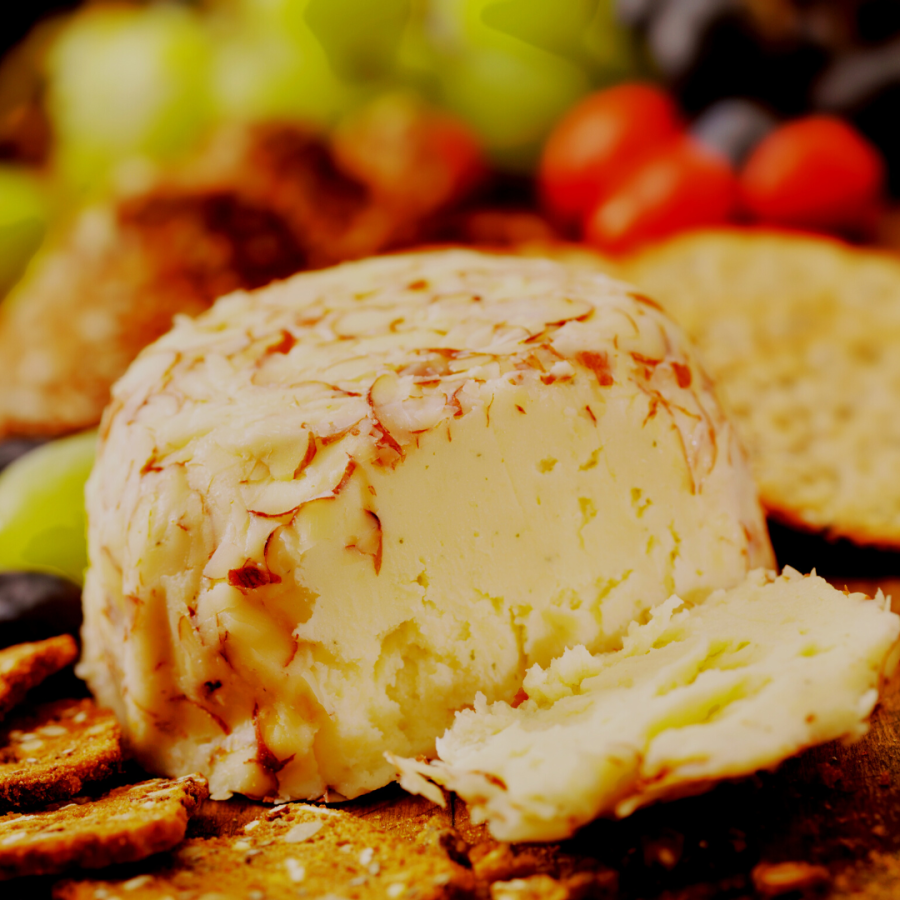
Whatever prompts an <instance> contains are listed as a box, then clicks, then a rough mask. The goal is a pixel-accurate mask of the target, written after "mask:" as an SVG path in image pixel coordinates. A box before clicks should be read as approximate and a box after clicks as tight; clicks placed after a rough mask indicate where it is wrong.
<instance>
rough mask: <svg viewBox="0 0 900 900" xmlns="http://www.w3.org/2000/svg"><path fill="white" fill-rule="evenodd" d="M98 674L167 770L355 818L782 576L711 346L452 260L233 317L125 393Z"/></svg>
mask: <svg viewBox="0 0 900 900" xmlns="http://www.w3.org/2000/svg"><path fill="white" fill-rule="evenodd" d="M87 504H88V516H89V557H90V568H89V571H88V573H87V578H86V583H85V592H84V605H85V625H84V634H83V637H84V647H85V653H84V658H83V660H82V662H81V664H80V669H79V671H80V673H81V674H82V675H83V677H85V678H86V679H87V680H88V682H89V684H90V686H91V688H92V690H93V691H94V693H95V694H96V696H97V697H98V698H99V699H100V701H101V702H102V703H104V704H106V705H109V706H111V707H112V708H113V709H115V711H116V712H117V714H118V716H119V719H120V721H121V722H122V725H123V729H124V731H125V733H126V735H127V738H128V741H129V745H130V746H131V747H132V748H133V750H134V752H135V754H136V755H137V757H138V759H139V760H140V761H141V762H142V763H143V764H144V765H145V766H146V767H148V768H149V769H150V770H151V771H157V772H161V773H164V774H168V775H180V774H186V773H188V772H193V771H200V772H202V773H203V774H205V775H206V776H207V777H208V778H209V782H210V790H211V795H212V796H213V797H214V798H224V797H227V796H228V795H229V794H230V793H231V792H241V793H244V794H246V795H249V796H254V797H265V798H276V797H277V798H283V799H287V798H317V797H319V796H322V795H323V794H324V793H325V792H326V791H329V792H331V791H335V792H337V793H339V794H341V795H343V796H346V797H352V796H356V795H359V794H361V793H363V792H365V791H369V790H372V789H374V788H377V787H379V786H381V785H383V784H385V783H386V782H388V781H389V780H391V779H392V778H393V777H394V770H393V767H392V766H390V765H389V764H388V763H387V762H386V760H385V759H384V757H383V752H384V751H386V750H387V751H391V752H393V753H396V754H399V755H403V756H416V755H418V754H422V753H431V752H433V751H434V740H435V738H436V737H437V736H438V735H440V734H441V733H442V732H443V731H444V729H445V728H447V727H448V726H449V725H450V724H451V722H452V717H453V712H454V711H455V710H458V709H461V708H463V707H465V706H466V705H468V704H471V703H472V702H473V700H474V698H475V695H476V693H477V692H478V691H481V692H483V693H484V694H485V696H486V697H487V698H488V699H489V700H491V701H494V700H511V699H512V698H513V697H514V696H515V694H516V692H517V691H518V690H519V688H520V687H521V684H522V678H523V677H524V674H525V671H526V669H527V668H528V667H529V666H531V665H533V664H534V663H539V664H542V665H546V664H548V663H549V662H550V660H551V659H553V658H554V657H556V656H558V655H559V654H560V653H562V652H563V651H564V650H565V648H566V647H570V646H574V645H578V644H582V645H584V646H586V647H588V648H589V649H590V650H591V651H592V652H593V651H598V650H603V649H610V648H614V647H616V646H618V644H619V642H620V640H621V637H622V635H623V634H624V632H625V630H626V629H627V627H628V625H629V623H630V622H631V621H632V620H634V619H635V618H636V617H640V616H642V615H645V614H646V613H647V611H648V610H649V609H650V608H652V607H654V606H655V605H657V604H659V603H662V602H663V601H664V600H665V599H666V598H667V597H668V596H670V595H671V594H672V593H673V592H677V593H679V595H680V596H682V597H684V598H685V599H687V600H699V599H702V598H703V597H704V596H706V595H707V594H709V593H710V591H712V590H714V589H716V588H719V587H727V586H730V585H733V584H735V583H737V582H738V581H740V580H741V578H743V576H744V575H745V573H746V572H747V571H748V570H749V569H750V568H753V567H757V566H770V565H771V564H772V561H773V560H772V553H771V547H770V545H769V542H768V537H767V534H766V531H765V526H764V522H763V518H762V514H761V511H760V508H759V505H758V502H757V499H756V494H755V489H754V487H753V484H752V481H751V479H750V477H749V474H748V470H747V467H746V463H745V460H744V456H743V454H742V451H741V449H740V447H739V445H738V443H737V441H736V439H735V435H734V433H733V431H732V429H731V427H730V425H729V424H728V422H727V421H726V420H725V418H724V416H723V414H722V412H721V410H720V408H719V406H718V404H717V402H716V399H715V396H714V394H713V392H712V390H711V388H710V385H709V381H708V379H707V378H706V376H705V375H704V373H703V372H702V370H701V369H700V368H699V367H698V366H697V364H696V362H695V360H694V358H693V356H692V354H691V351H690V349H689V347H688V345H687V344H686V341H685V339H684V338H683V336H682V334H681V333H680V331H679V330H678V329H677V327H675V326H674V325H673V324H672V323H671V321H670V320H669V319H668V318H667V317H666V316H665V315H664V314H663V313H662V312H661V311H660V310H659V309H658V308H657V307H656V305H655V304H653V303H652V301H648V300H647V299H646V298H643V297H640V296H635V295H632V294H630V293H629V291H628V289H627V288H626V287H625V286H623V285H620V284H618V283H616V282H613V281H611V280H609V279H608V278H606V277H605V276H603V275H599V274H596V273H591V272H588V271H577V270H575V269H572V268H568V267H565V266H561V265H558V264H555V263H552V262H549V261H546V260H536V259H535V260H525V259H516V258H508V257H502V256H492V255H486V254H478V253H473V252H467V251H444V252H434V253H423V254H411V255H406V256H393V257H384V258H381V259H373V260H368V261H365V262H361V263H353V264H347V265H344V266H340V267H337V268H335V269H331V270H327V271H323V272H317V273H310V274H305V275H301V276H297V277H295V278H293V279H290V280H288V281H286V282H283V283H281V284H278V285H274V286H270V287H269V288H266V289H264V290H261V291H258V292H256V293H253V294H246V293H238V294H233V295H231V296H229V297H226V298H223V299H221V300H220V301H219V302H218V303H217V304H216V305H215V307H214V308H213V309H212V310H211V311H210V312H209V313H207V314H205V315H203V316H201V317H199V318H198V319H196V320H181V321H179V322H178V324H177V325H176V327H175V328H174V329H173V331H171V332H170V333H169V334H168V335H166V336H165V337H163V338H162V339H161V340H159V341H158V342H157V343H156V344H154V345H152V346H151V347H149V348H148V349H147V350H145V351H144V352H143V353H142V354H141V356H140V357H139V358H138V360H137V361H136V363H135V364H134V365H133V366H132V368H131V369H130V370H129V372H128V373H127V374H126V376H125V377H124V378H123V379H122V380H121V381H120V382H119V383H118V385H117V386H116V388H115V390H114V394H113V400H112V403H111V405H110V407H109V408H108V410H107V412H106V415H105V419H104V422H103V426H102V428H101V441H100V448H99V454H98V460H97V464H96V466H95V469H94V472H93V474H92V476H91V478H90V481H89V483H88V489H87Z"/></svg>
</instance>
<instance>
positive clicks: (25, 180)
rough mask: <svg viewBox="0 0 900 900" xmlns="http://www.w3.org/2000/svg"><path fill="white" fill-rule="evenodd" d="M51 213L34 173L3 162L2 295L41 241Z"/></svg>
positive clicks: (0, 225)
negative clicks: (5, 164)
mask: <svg viewBox="0 0 900 900" xmlns="http://www.w3.org/2000/svg"><path fill="white" fill-rule="evenodd" d="M48 213H49V211H48V208H47V200H46V198H45V196H44V192H43V189H42V188H41V185H40V182H39V181H38V179H37V178H36V177H35V176H34V175H33V174H31V173H30V172H28V171H27V170H25V169H21V168H14V167H12V166H0V297H2V296H3V295H4V294H5V293H6V292H7V291H8V290H9V289H10V288H11V287H12V286H13V284H15V282H16V281H18V279H19V276H20V275H21V274H22V272H23V271H24V269H25V266H26V265H27V263H28V260H29V259H31V257H32V255H33V254H34V252H35V250H37V248H38V246H39V245H40V243H41V239H42V238H43V236H44V230H45V228H46V226H47V218H48Z"/></svg>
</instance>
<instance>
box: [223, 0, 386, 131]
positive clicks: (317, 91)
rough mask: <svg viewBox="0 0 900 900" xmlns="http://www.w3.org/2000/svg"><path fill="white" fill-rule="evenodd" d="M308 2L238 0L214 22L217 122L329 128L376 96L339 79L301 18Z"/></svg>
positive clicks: (369, 86) (370, 86) (365, 86)
mask: <svg viewBox="0 0 900 900" xmlns="http://www.w3.org/2000/svg"><path fill="white" fill-rule="evenodd" d="M307 7H308V0H240V3H239V5H238V6H237V7H236V9H235V11H234V13H233V15H232V17H231V18H230V19H229V18H228V17H227V16H226V17H224V18H223V19H222V20H220V23H219V24H220V25H221V26H222V27H221V30H220V35H219V38H218V40H217V42H216V45H215V51H214V62H213V95H214V103H215V109H216V113H217V115H218V116H220V117H223V118H230V119H239V120H240V119H244V120H246V119H261V118H267V117H268V118H277V117H287V118H299V119H304V120H309V121H312V122H317V123H330V122H333V121H335V120H336V119H337V118H339V117H340V116H341V115H342V114H343V113H345V112H346V111H347V110H349V109H351V108H353V107H354V106H357V105H358V104H360V103H361V102H363V101H364V100H366V99H367V98H368V97H370V96H371V95H372V93H373V92H374V91H375V90H377V87H378V85H377V83H376V82H374V81H373V82H372V83H369V82H364V81H359V80H352V79H347V78H343V77H341V76H339V75H338V74H337V73H336V72H335V70H334V68H333V67H332V64H331V61H330V60H329V57H328V55H326V53H325V50H324V49H323V47H322V44H321V43H320V41H319V39H318V38H317V37H316V35H315V34H313V32H312V30H311V29H310V27H309V24H308V23H307V22H306V20H305V18H304V16H305V13H306V10H307Z"/></svg>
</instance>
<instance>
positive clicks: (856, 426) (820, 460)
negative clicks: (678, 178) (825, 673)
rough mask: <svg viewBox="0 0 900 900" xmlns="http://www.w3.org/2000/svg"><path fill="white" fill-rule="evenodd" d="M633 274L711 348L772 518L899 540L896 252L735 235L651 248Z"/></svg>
mask: <svg viewBox="0 0 900 900" xmlns="http://www.w3.org/2000/svg"><path fill="white" fill-rule="evenodd" d="M620 274H621V277H623V278H625V279H626V280H628V281H631V282H633V283H634V284H636V285H637V286H638V289H639V290H640V291H641V292H643V293H646V294H648V295H649V296H651V297H652V298H653V299H654V300H657V301H658V302H659V303H660V304H662V306H663V307H664V308H665V309H666V311H667V312H669V313H670V314H671V315H672V316H674V318H675V319H676V320H677V321H678V322H679V323H680V324H681V325H682V326H683V327H684V328H685V330H686V331H687V332H688V334H689V335H690V336H691V338H692V339H693V340H694V341H695V343H696V344H697V345H698V347H699V349H700V352H701V355H702V359H703V363H704V364H705V366H706V368H707V370H708V371H709V373H710V375H712V377H713V379H714V380H715V383H716V388H717V390H718V392H719V395H720V397H721V399H722V401H723V404H724V406H725V407H726V410H727V412H729V413H730V414H731V416H732V418H733V421H734V424H735V427H736V428H737V429H738V433H739V435H740V437H741V439H742V441H743V443H744V446H745V447H746V449H747V452H748V455H749V457H750V463H751V465H752V467H753V473H754V476H755V478H756V482H757V485H758V487H759V492H760V496H761V499H762V502H763V505H764V506H765V507H766V509H767V511H768V512H769V514H770V515H772V516H774V517H775V518H778V519H780V520H781V521H783V522H785V523H787V524H789V525H791V526H793V527H799V528H803V529H806V530H810V531H824V532H826V533H827V534H828V535H830V536H831V537H844V538H848V539H849V540H851V541H854V542H856V543H859V544H873V545H876V546H881V547H885V548H892V549H898V548H900V478H898V475H900V425H898V423H900V416H898V415H897V413H898V410H900V356H898V354H897V352H896V348H897V346H898V344H900V260H898V259H897V257H895V256H892V255H890V254H887V253H883V252H875V251H871V250H863V249H860V248H856V247H851V246H848V245H844V244H841V243H839V242H837V241H834V240H829V239H825V238H815V237H801V236H797V235H788V234H781V233H777V232H766V231H741V230H737V229H727V230H713V231H700V232H696V233H688V234H683V235H679V236H676V237H675V238H672V239H670V240H666V241H663V242H661V243H659V244H657V245H651V246H649V247H647V248H646V249H644V250H642V251H641V252H639V253H637V254H636V255H635V256H634V257H631V258H629V259H625V260H623V261H622V263H621V269H620Z"/></svg>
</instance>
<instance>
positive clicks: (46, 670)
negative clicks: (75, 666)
mask: <svg viewBox="0 0 900 900" xmlns="http://www.w3.org/2000/svg"><path fill="white" fill-rule="evenodd" d="M77 656H78V645H77V644H76V643H75V639H74V638H73V637H72V636H71V635H69V634H62V635H59V636H58V637H52V638H48V639H47V640H46V641H35V642H34V643H31V644H17V645H16V646H14V647H6V648H5V649H4V650H0V718H2V717H3V716H5V715H6V714H7V713H8V712H9V711H10V710H11V709H12V708H13V707H15V706H18V704H19V703H21V702H22V700H23V699H24V698H25V695H26V694H27V693H28V691H30V690H31V689H32V688H33V687H37V685H39V684H40V683H41V682H42V681H43V680H44V679H45V678H47V677H48V676H50V675H53V674H54V673H55V672H58V671H59V670H60V669H64V668H65V667H66V666H68V665H69V664H70V663H73V662H75V658H76V657H77Z"/></svg>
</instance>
